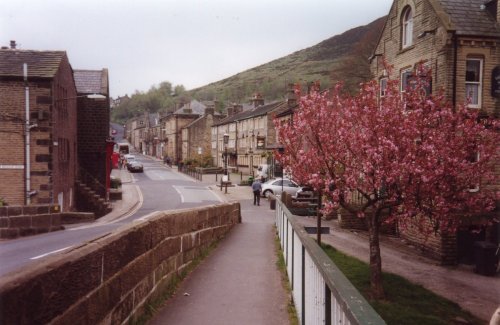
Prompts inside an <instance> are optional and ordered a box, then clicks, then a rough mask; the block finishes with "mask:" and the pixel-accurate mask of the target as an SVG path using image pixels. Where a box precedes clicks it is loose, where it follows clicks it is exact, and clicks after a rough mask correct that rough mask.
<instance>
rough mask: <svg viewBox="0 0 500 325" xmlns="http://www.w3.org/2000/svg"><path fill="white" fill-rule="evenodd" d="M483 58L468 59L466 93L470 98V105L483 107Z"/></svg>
mask: <svg viewBox="0 0 500 325" xmlns="http://www.w3.org/2000/svg"><path fill="white" fill-rule="evenodd" d="M482 72H483V60H482V59H467V61H466V67H465V95H466V96H467V98H468V99H469V100H470V103H469V107H471V108H481V89H482V85H481V80H482V79H483V78H482Z"/></svg>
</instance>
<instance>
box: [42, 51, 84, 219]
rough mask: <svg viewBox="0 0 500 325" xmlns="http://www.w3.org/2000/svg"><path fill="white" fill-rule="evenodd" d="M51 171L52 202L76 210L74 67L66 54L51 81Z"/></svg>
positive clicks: (63, 209) (62, 209)
mask: <svg viewBox="0 0 500 325" xmlns="http://www.w3.org/2000/svg"><path fill="white" fill-rule="evenodd" d="M52 94H53V97H52V99H53V105H52V123H53V124H52V130H53V134H52V140H53V141H54V142H55V141H57V146H55V145H54V146H53V147H52V161H51V162H49V163H48V165H49V170H52V185H53V188H52V192H53V202H59V204H60V206H61V211H71V210H73V209H74V204H75V200H74V194H75V190H74V186H75V180H76V171H77V167H78V166H77V122H76V121H77V111H76V87H75V82H74V80H73V70H72V69H71V66H70V64H69V61H68V59H67V57H64V59H63V60H62V62H61V65H60V67H59V70H58V72H57V74H56V76H55V77H54V82H53V84H52Z"/></svg>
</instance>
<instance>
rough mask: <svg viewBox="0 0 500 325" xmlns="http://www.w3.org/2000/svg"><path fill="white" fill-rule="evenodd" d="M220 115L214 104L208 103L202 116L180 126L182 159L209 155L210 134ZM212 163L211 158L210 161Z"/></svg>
mask: <svg viewBox="0 0 500 325" xmlns="http://www.w3.org/2000/svg"><path fill="white" fill-rule="evenodd" d="M222 117H223V116H222V115H221V114H219V113H217V112H215V106H214V105H208V106H207V108H206V109H205V112H204V114H203V115H202V116H200V117H199V118H197V119H196V120H194V121H193V122H191V123H189V124H188V125H186V126H185V127H183V128H182V130H181V132H182V160H183V161H187V160H193V159H194V160H198V161H201V160H204V159H205V158H206V157H208V156H211V142H210V134H211V128H212V125H214V123H217V122H219V121H220V120H221V119H222ZM207 163H210V164H211V165H214V163H213V160H211V161H210V162H207Z"/></svg>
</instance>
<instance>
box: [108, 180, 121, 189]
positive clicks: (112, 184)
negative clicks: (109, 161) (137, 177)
mask: <svg viewBox="0 0 500 325" xmlns="http://www.w3.org/2000/svg"><path fill="white" fill-rule="evenodd" d="M110 187H111V188H120V187H122V180H121V178H118V177H111V178H110Z"/></svg>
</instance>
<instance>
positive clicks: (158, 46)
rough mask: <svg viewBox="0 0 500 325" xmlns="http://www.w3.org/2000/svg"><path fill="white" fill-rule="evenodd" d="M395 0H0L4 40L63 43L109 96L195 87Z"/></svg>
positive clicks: (360, 19) (361, 20)
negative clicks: (100, 78) (105, 75)
mask: <svg viewBox="0 0 500 325" xmlns="http://www.w3.org/2000/svg"><path fill="white" fill-rule="evenodd" d="M391 3H392V0H356V1H353V0H251V1H241V0H0V45H1V46H8V45H9V42H10V40H15V41H16V42H17V44H18V48H19V49H25V50H64V51H66V52H67V54H68V57H69V61H70V63H71V66H72V67H73V69H91V70H94V69H95V70H99V69H102V68H107V69H108V70H109V78H110V81H109V82H110V93H111V96H112V97H117V96H124V95H125V94H128V95H131V94H133V93H135V92H136V91H140V92H144V91H147V90H149V89H150V88H151V87H152V86H154V85H158V84H159V83H160V82H163V81H169V82H170V83H172V84H173V85H183V86H184V87H185V88H186V89H193V88H197V87H201V86H204V85H207V84H209V83H211V82H216V81H219V80H222V79H224V78H227V77H230V76H233V75H235V74H237V73H239V72H243V71H245V70H248V69H251V68H253V67H256V66H259V65H261V64H264V63H267V62H270V61H272V60H275V59H278V58H281V57H283V56H286V55H288V54H291V53H293V52H295V51H298V50H301V49H304V48H308V47H310V46H313V45H316V44H317V43H319V42H321V41H323V40H325V39H328V38H330V37H332V36H335V35H338V34H341V33H343V32H345V31H347V30H349V29H351V28H354V27H357V26H362V25H366V24H368V23H370V22H372V21H373V20H375V19H377V18H379V17H381V16H384V15H386V14H387V13H388V12H389V9H390V6H391Z"/></svg>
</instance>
